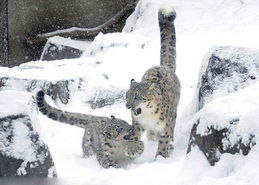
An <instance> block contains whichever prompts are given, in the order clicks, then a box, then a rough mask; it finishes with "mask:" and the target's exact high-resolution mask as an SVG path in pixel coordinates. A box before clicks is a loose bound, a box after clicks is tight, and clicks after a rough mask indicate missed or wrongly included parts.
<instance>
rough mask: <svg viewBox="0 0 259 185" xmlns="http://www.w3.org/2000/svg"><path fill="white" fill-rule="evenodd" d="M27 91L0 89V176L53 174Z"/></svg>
mask: <svg viewBox="0 0 259 185" xmlns="http://www.w3.org/2000/svg"><path fill="white" fill-rule="evenodd" d="M37 116H38V113H37V108H36V104H35V101H34V99H33V97H32V95H31V93H27V92H18V91H1V92H0V176H2V177H3V176H4V177H6V176H7V177H17V176H40V177H53V176H56V169H55V166H54V163H53V161H52V157H51V154H50V152H49V149H48V146H47V145H46V144H45V143H44V142H43V140H42V139H41V135H40V129H39V126H38V119H37Z"/></svg>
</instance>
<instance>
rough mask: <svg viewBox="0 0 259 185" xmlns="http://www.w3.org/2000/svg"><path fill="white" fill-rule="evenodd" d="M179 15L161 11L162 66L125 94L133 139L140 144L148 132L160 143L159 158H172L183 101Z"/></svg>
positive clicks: (147, 73)
mask: <svg viewBox="0 0 259 185" xmlns="http://www.w3.org/2000/svg"><path fill="white" fill-rule="evenodd" d="M175 17H176V13H175V11H174V9H173V8H172V7H170V6H167V7H163V8H160V9H159V13H158V20H159V28H160V37H161V51H160V53H161V56H160V66H155V67H151V68H150V69H148V71H146V73H145V74H144V75H143V77H142V80H141V82H136V81H135V80H134V79H132V80H131V84H130V89H129V90H128V91H127V94H126V101H127V103H126V107H127V108H128V109H131V115H132V120H133V126H134V132H135V134H134V137H135V139H136V140H139V139H140V137H141V135H142V132H143V131H144V130H147V137H148V139H151V140H158V150H157V154H156V156H158V155H161V156H163V157H165V158H166V157H169V156H170V148H171V145H170V141H171V140H172V141H173V137H174V127H175V122H176V114H177V106H178V102H179V99H180V82H179V79H178V77H177V76H176V74H175V70H176V47H175V45H176V36H175V27H174V20H175Z"/></svg>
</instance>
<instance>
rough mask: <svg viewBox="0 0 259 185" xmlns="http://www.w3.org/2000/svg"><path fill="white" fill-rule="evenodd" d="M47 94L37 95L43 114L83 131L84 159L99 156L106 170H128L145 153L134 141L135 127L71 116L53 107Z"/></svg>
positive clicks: (99, 117) (98, 118)
mask: <svg viewBox="0 0 259 185" xmlns="http://www.w3.org/2000/svg"><path fill="white" fill-rule="evenodd" d="M44 96H45V93H44V92H43V91H38V92H37V93H36V102H37V106H38V109H39V111H40V112H41V113H42V114H44V115H46V116H48V117H49V118H50V119H52V120H56V121H59V122H62V123H66V124H69V125H74V126H77V127H81V128H83V129H84V130H85V131H84V136H83V142H82V149H83V155H84V157H88V156H91V155H96V158H97V160H98V162H99V163H100V164H101V165H102V166H103V167H104V168H108V167H115V168H120V167H125V166H126V165H127V164H129V163H130V162H132V161H133V160H134V159H135V158H136V157H138V156H139V155H140V154H141V153H142V152H143V150H144V144H143V142H142V141H140V140H134V141H133V140H130V138H131V134H132V125H129V124H128V123H127V122H126V121H124V120H121V119H117V118H115V117H114V116H111V118H109V117H101V116H94V115H88V114H80V113H73V112H67V111H63V110H60V109H57V108H55V107H52V106H50V105H49V104H48V103H47V102H46V100H45V98H44Z"/></svg>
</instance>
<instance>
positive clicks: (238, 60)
mask: <svg viewBox="0 0 259 185" xmlns="http://www.w3.org/2000/svg"><path fill="white" fill-rule="evenodd" d="M258 71H259V50H258V49H250V48H242V47H231V46H221V47H215V48H212V49H211V51H210V52H209V53H208V54H207V57H205V59H204V61H203V64H202V67H201V71H200V77H199V84H198V93H197V95H198V98H197V99H198V103H197V108H196V111H198V110H200V109H201V108H202V107H203V106H204V105H205V104H206V103H208V102H211V101H213V100H215V99H216V98H218V97H221V96H224V95H227V94H228V93H232V92H235V91H238V90H239V89H243V88H245V87H248V86H249V85H251V84H253V83H255V81H256V80H257V78H258Z"/></svg>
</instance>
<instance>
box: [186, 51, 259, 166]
mask: <svg viewBox="0 0 259 185" xmlns="http://www.w3.org/2000/svg"><path fill="white" fill-rule="evenodd" d="M258 71H259V50H256V49H249V48H240V47H227V46H226V47H216V48H213V49H212V50H211V51H210V52H209V54H208V55H207V57H205V60H204V62H203V64H202V68H201V73H200V79H199V80H200V81H199V85H198V89H197V92H196V95H197V96H196V102H197V104H196V110H195V111H198V113H196V115H195V116H194V119H192V122H193V123H194V125H193V127H192V130H191V136H190V140H189V146H188V151H187V153H189V152H190V151H191V150H192V148H193V147H195V146H198V147H199V149H200V150H201V151H202V152H203V153H204V155H205V156H206V158H207V159H208V161H209V163H210V164H211V165H214V164H215V162H217V161H219V159H220V157H221V155H222V154H223V153H231V154H235V153H242V154H243V155H247V154H248V153H249V151H250V150H251V148H252V147H253V146H254V145H255V144H256V141H257V137H259V135H258V133H257V132H258V131H259V127H257V126H256V123H255V121H254V120H257V118H256V117H254V116H255V115H256V110H258V108H259V102H257V101H258V97H257V95H256V92H258V87H259V83H258V82H257V78H258ZM252 84H254V85H252ZM251 128H252V129H251Z"/></svg>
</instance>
